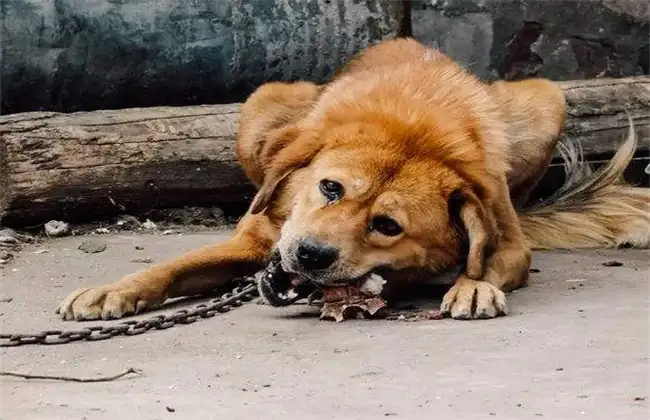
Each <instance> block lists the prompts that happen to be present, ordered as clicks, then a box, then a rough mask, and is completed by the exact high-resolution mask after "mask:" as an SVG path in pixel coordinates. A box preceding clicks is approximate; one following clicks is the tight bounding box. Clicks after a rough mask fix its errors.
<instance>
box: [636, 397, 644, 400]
mask: <svg viewBox="0 0 650 420" xmlns="http://www.w3.org/2000/svg"><path fill="white" fill-rule="evenodd" d="M634 401H645V397H634Z"/></svg>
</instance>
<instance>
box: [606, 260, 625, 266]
mask: <svg viewBox="0 0 650 420" xmlns="http://www.w3.org/2000/svg"><path fill="white" fill-rule="evenodd" d="M603 265H604V266H605V267H620V266H622V265H623V263H622V262H620V261H615V260H612V261H607V262H604V263H603Z"/></svg>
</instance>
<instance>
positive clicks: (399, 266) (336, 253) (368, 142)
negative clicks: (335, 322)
mask: <svg viewBox="0 0 650 420" xmlns="http://www.w3.org/2000/svg"><path fill="white" fill-rule="evenodd" d="M564 115H565V104H564V95H563V92H562V90H561V89H560V88H559V87H558V86H557V85H555V84H554V83H552V82H550V81H546V80H541V79H533V80H527V81H522V82H498V83H495V84H492V85H486V84H483V83H481V82H480V81H479V80H478V79H476V78H475V77H473V76H472V75H470V74H468V73H466V72H465V71H464V70H463V69H462V68H461V67H459V66H458V65H457V64H456V63H454V62H453V61H452V60H451V59H449V58H448V57H446V56H445V55H443V54H442V53H440V52H438V51H436V50H433V49H429V48H426V47H424V46H423V45H421V44H419V43H417V42H416V41H414V40H411V39H396V40H391V41H386V42H383V43H381V44H378V45H375V46H373V47H370V48H368V49H367V50H366V51H364V52H362V53H361V54H360V55H359V56H357V57H356V58H355V59H353V60H351V61H350V63H348V65H347V66H346V67H345V68H344V69H343V70H342V71H341V72H340V73H339V74H338V75H337V77H336V78H335V79H334V80H333V81H331V82H330V83H329V84H327V85H326V86H316V85H314V84H312V83H306V82H300V83H269V84H266V85H263V86H261V87H260V88H259V89H258V90H257V91H256V92H255V93H254V94H253V95H251V97H250V98H249V99H248V100H247V101H246V103H245V104H244V105H243V107H242V110H241V125H240V132H239V139H238V144H237V152H238V155H239V158H240V161H241V163H242V165H243V167H244V170H245V171H246V174H247V175H248V176H249V177H250V179H251V180H252V181H253V183H255V184H256V186H258V187H259V191H258V193H257V195H256V197H255V199H254V201H253V203H252V204H251V207H250V210H249V212H248V214H247V215H246V216H245V217H244V218H243V219H242V220H241V222H240V223H239V225H238V228H237V230H236V232H235V235H234V237H233V238H232V239H231V240H229V241H228V242H225V243H222V244H217V245H214V246H209V247H205V248H202V249H197V250H194V251H191V252H189V253H187V254H186V255H183V256H181V257H179V258H177V259H174V260H172V261H169V262H165V263H162V264H158V265H155V266H153V267H151V268H149V269H147V270H145V271H143V272H139V273H135V274H132V275H129V276H127V277H125V278H123V279H122V280H119V281H118V282H116V283H112V284H109V285H105V286H101V287H97V288H91V289H83V290H78V291H75V292H74V293H72V294H71V295H70V296H69V297H68V298H66V299H65V301H64V302H63V303H62V305H61V307H60V308H59V312H60V314H61V315H62V317H63V318H64V319H75V320H87V319H97V318H104V319H106V318H119V317H122V316H125V315H128V314H133V313H135V312H139V311H142V310H143V309H145V308H153V307H156V306H159V305H160V304H161V303H162V302H163V301H165V299H167V298H171V297H177V296H185V295H192V294H198V293H202V292H206V291H209V290H211V289H213V288H214V287H216V286H219V285H222V284H224V283H226V282H228V281H229V279H231V278H233V277H235V276H240V275H248V274H252V273H254V272H255V271H257V270H259V269H260V268H261V267H263V266H264V265H265V263H266V261H267V259H268V258H269V255H270V253H271V252H272V250H274V249H276V248H277V249H278V250H279V252H280V255H281V257H282V265H283V268H284V269H285V270H287V271H290V272H295V273H298V274H300V275H301V276H303V277H306V278H309V279H311V280H312V281H314V282H318V283H321V284H323V285H333V284H337V283H339V282H341V281H346V280H350V279H356V278H359V277H363V276H366V275H368V274H369V273H371V272H373V271H375V270H380V269H381V270H386V269H388V270H389V272H390V273H391V276H390V277H389V280H390V281H393V282H395V281H405V280H408V281H419V280H422V279H427V278H429V277H431V276H434V275H436V273H439V272H440V271H442V270H444V269H446V268H448V267H452V266H454V265H456V264H458V263H459V262H462V263H463V267H464V268H463V271H462V273H461V274H460V276H459V277H458V279H457V280H456V282H455V284H454V285H453V287H452V288H451V289H450V290H449V292H448V293H447V294H446V295H445V297H444V299H443V303H442V310H443V311H444V312H445V313H449V314H450V315H451V316H452V317H453V318H457V319H470V318H491V317H495V316H498V315H502V314H505V313H506V310H507V308H506V297H505V295H504V292H507V291H509V290H512V289H515V288H517V287H520V286H522V285H523V284H525V283H526V281H527V278H528V269H529V266H530V262H531V248H532V247H541V248H550V247H561V248H579V247H605V246H616V245H618V244H621V243H623V242H629V243H630V244H631V245H633V246H648V245H649V244H650V190H647V189H641V188H632V187H629V186H626V185H624V184H622V183H621V182H619V178H620V175H621V172H622V170H623V169H624V167H625V166H626V165H627V163H628V162H629V159H630V158H631V155H632V153H633V152H634V148H635V144H636V143H635V141H636V140H635V138H634V136H633V134H631V135H630V139H629V141H628V142H626V143H625V146H624V147H623V148H622V149H621V150H620V151H619V153H618V154H617V155H616V156H615V157H614V159H613V160H612V162H611V163H610V165H609V166H608V167H607V168H605V170H603V171H601V172H599V173H597V174H595V175H594V176H591V177H587V178H583V179H582V182H581V183H578V184H569V185H568V186H566V187H565V188H564V189H563V190H561V194H560V195H559V196H555V197H553V200H552V202H550V203H544V205H542V206H538V207H537V208H534V209H530V210H528V211H527V212H524V213H520V214H519V215H518V214H517V212H516V211H515V208H514V206H513V204H512V203H513V201H514V202H520V201H524V200H525V199H526V197H527V195H528V194H529V192H530V191H531V190H532V189H533V187H534V186H535V184H536V183H537V182H538V181H539V180H540V178H541V177H542V175H543V174H544V172H545V171H546V168H547V165H548V163H549V161H550V159H551V154H552V151H553V150H554V148H555V146H556V143H557V139H558V134H559V133H560V130H561V128H562V126H563V123H564ZM631 133H633V131H631Z"/></svg>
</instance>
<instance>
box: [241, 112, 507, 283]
mask: <svg viewBox="0 0 650 420" xmlns="http://www.w3.org/2000/svg"><path fill="white" fill-rule="evenodd" d="M276 135H277V136H278V140H277V141H278V142H279V143H281V144H283V148H282V149H281V150H279V151H278V152H277V154H276V156H275V159H274V163H273V165H272V166H271V167H270V170H269V172H268V174H267V175H266V177H265V180H264V183H263V185H262V187H261V188H260V190H259V192H258V194H257V196H256V197H255V199H254V201H253V204H252V205H251V212H252V213H259V212H261V211H264V209H265V208H266V206H267V205H268V204H269V202H270V201H271V198H272V197H273V194H274V191H275V190H276V188H277V187H278V186H279V185H280V184H281V183H282V181H283V180H284V179H286V178H287V177H288V176H289V175H290V174H292V173H294V172H295V171H296V170H297V169H301V170H300V171H299V179H298V180H293V181H292V184H293V185H296V186H297V187H295V188H292V189H291V191H292V193H294V194H295V195H294V196H293V197H292V199H293V203H292V208H291V212H290V216H289V218H288V220H287V221H286V222H285V224H284V225H283V227H282V230H281V235H280V240H279V242H278V248H279V251H280V254H281V257H282V265H283V268H284V269H285V270H286V271H289V272H294V273H298V274H299V275H301V276H303V277H306V278H308V279H310V280H312V281H315V282H318V283H321V284H323V285H333V284H338V283H341V282H345V281H349V280H352V279H357V278H360V277H363V276H365V275H367V274H369V273H371V272H372V271H374V270H377V269H382V268H387V269H392V270H401V269H406V268H427V269H431V270H439V269H443V268H446V267H450V266H453V265H455V264H457V263H459V262H461V261H462V259H463V258H464V257H466V271H467V273H468V275H470V276H471V277H478V276H480V274H481V272H482V270H483V259H484V253H485V250H486V248H487V247H488V246H489V245H490V243H491V241H492V239H493V238H494V235H493V230H494V228H493V225H494V222H493V219H492V216H491V215H490V214H489V212H488V211H487V209H486V207H485V206H484V204H483V202H484V200H485V199H486V196H488V195H489V191H488V190H489V183H486V179H487V178H486V177H487V175H486V174H485V173H484V170H483V169H482V168H483V166H482V156H481V153H480V150H478V148H477V147H476V145H475V144H474V145H472V144H473V143H472V139H471V138H469V137H471V136H472V135H473V134H472V132H471V130H467V129H466V128H465V127H462V126H458V127H456V126H453V127H452V126H450V127H446V128H445V129H442V128H441V127H437V130H432V129H431V128H430V127H422V129H421V130H418V129H417V127H413V126H407V127H404V126H403V125H400V124H394V123H392V122H390V123H387V122H385V121H375V122H372V121H371V122H367V121H364V122H362V123H343V124H333V125H324V126H321V127H319V128H318V129H313V128H310V129H304V128H299V127H295V126H292V127H287V128H285V129H282V130H280V131H279V132H278V133H276ZM468 136H469V137H468ZM454 137H455V138H454ZM443 140H444V141H443ZM463 142H465V146H461V149H463V150H465V149H466V150H465V152H463V153H461V152H459V150H460V149H459V150H456V151H453V150H445V148H446V147H447V148H448V147H451V146H450V145H452V144H453V145H456V146H458V145H462V144H463ZM468 142H469V143H468ZM468 144H469V147H467V145H468ZM456 146H454V147H456Z"/></svg>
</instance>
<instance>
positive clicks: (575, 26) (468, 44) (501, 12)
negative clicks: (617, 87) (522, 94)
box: [411, 0, 650, 80]
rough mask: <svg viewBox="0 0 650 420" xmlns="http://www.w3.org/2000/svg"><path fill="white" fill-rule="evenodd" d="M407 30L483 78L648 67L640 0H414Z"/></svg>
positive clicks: (571, 75)
mask: <svg viewBox="0 0 650 420" xmlns="http://www.w3.org/2000/svg"><path fill="white" fill-rule="evenodd" d="M411 5H412V10H411V16H412V20H411V22H412V32H413V36H414V37H415V38H417V39H419V40H421V41H423V42H425V43H427V44H429V45H432V46H437V47H439V48H440V49H442V50H444V51H445V52H446V53H447V54H449V55H451V56H452V57H454V58H456V59H457V60H460V61H462V62H463V63H464V64H466V65H467V66H468V68H470V69H471V70H472V71H474V72H476V73H477V74H478V75H479V76H481V77H482V78H484V79H496V78H501V79H508V80H515V79H521V78H526V77H531V76H543V77H548V78H551V79H554V80H571V79H591V78H600V77H623V76H633V75H639V74H648V73H649V71H648V55H649V54H650V52H649V51H648V39H649V36H650V33H649V26H648V22H649V19H650V18H649V15H648V12H649V11H648V8H649V6H648V2H647V0H420V1H413V2H411Z"/></svg>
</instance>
